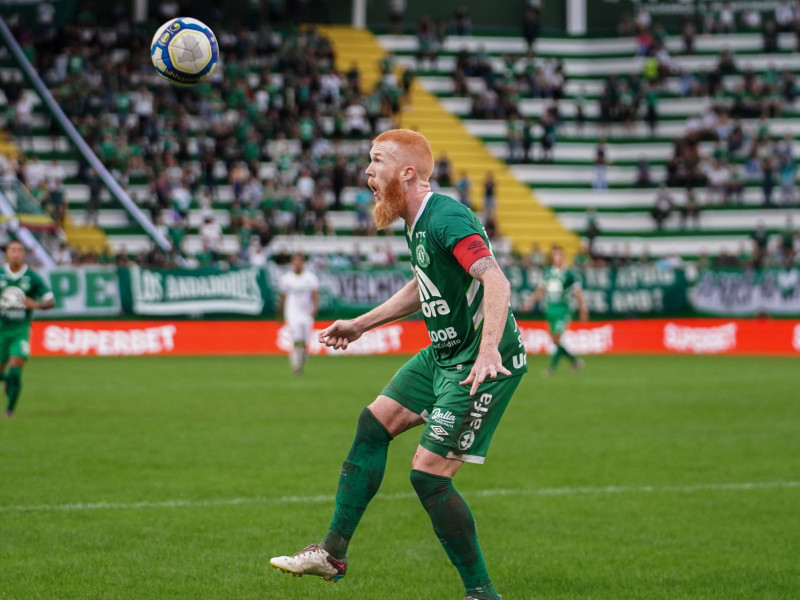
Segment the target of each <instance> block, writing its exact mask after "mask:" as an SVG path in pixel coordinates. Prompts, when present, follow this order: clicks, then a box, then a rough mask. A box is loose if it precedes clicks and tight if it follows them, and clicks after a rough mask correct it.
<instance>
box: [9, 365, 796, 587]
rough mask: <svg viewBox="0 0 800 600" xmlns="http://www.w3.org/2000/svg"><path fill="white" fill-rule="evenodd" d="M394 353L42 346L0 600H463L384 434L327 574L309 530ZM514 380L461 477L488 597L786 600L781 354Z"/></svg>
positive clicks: (788, 433)
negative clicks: (81, 354) (55, 354)
mask: <svg viewBox="0 0 800 600" xmlns="http://www.w3.org/2000/svg"><path fill="white" fill-rule="evenodd" d="M403 360H404V359H403V358H395V357H371V358H357V357H346V358H331V357H319V358H314V359H312V360H311V361H310V363H309V365H308V368H307V373H306V376H305V377H304V378H302V379H295V378H294V377H292V376H291V375H290V374H289V366H288V364H287V360H286V358H285V357H275V358H252V357H247V358H141V359H134V358H129V359H98V358H91V359H43V358H35V359H34V360H32V361H31V363H30V364H29V365H28V366H27V367H26V372H25V374H24V380H23V382H24V389H23V395H22V398H21V400H20V405H19V407H18V415H17V417H16V418H15V419H13V420H11V421H2V422H0V599H2V600H12V599H13V600H34V599H46V600H53V599H65V600H66V599H76V600H78V599H80V600H90V599H91V600H93V599H97V600H100V599H103V600H105V599H132V600H134V599H135V600H142V599H159V600H161V599H169V600H179V599H187V600H188V599H192V600H197V599H232V598H236V599H242V600H246V599H259V600H261V599H265V598H266V599H281V600H294V599H301V598H302V599H311V600H317V599H328V598H340V599H348V600H393V599H397V600H416V599H419V600H450V599H452V600H458V599H460V598H461V597H462V596H463V590H462V588H461V585H460V580H459V579H458V576H457V574H456V572H455V569H454V568H452V566H451V565H450V564H449V562H448V560H447V558H446V555H445V553H444V551H443V550H442V548H441V547H440V545H439V543H438V541H437V540H436V538H435V537H434V535H433V533H432V531H431V526H430V523H429V521H428V518H427V515H426V514H425V512H424V511H423V510H422V508H421V506H420V505H419V501H418V500H417V499H416V497H415V496H414V495H413V492H412V490H411V486H410V484H409V482H408V472H409V468H410V460H411V456H412V454H413V451H414V448H415V447H416V444H417V441H418V436H419V431H420V430H419V429H417V430H414V431H412V432H409V433H407V434H405V435H403V436H401V437H400V438H399V439H397V440H395V441H394V442H392V447H391V449H390V459H389V465H388V467H387V472H386V477H385V480H384V484H383V487H382V489H381V492H380V494H379V496H378V497H377V498H376V499H375V501H374V502H373V503H372V505H371V506H370V508H369V510H368V511H367V514H366V516H365V518H364V520H363V521H362V524H361V526H360V528H359V530H358V531H357V533H356V536H355V537H354V539H353V542H352V544H351V546H350V570H349V573H348V575H347V577H345V579H344V580H342V581H341V582H340V583H338V584H335V585H334V584H330V583H325V582H323V581H321V580H320V579H318V578H309V577H304V578H302V579H295V578H293V577H290V576H288V575H285V574H282V573H278V572H276V571H273V570H272V569H268V568H267V561H268V559H269V557H270V556H272V555H276V554H286V553H292V552H294V551H296V550H299V549H300V548H302V547H303V546H304V545H306V544H307V543H310V542H314V541H319V540H320V539H321V537H322V536H323V534H324V532H325V530H326V528H327V525H328V521H329V518H330V514H331V511H332V508H333V494H334V492H335V488H336V481H337V477H338V471H339V467H340V464H341V461H342V460H343V459H344V456H345V454H346V453H347V450H348V448H349V445H350V442H351V440H352V435H353V432H354V427H355V421H356V418H357V415H358V413H359V412H360V410H361V408H362V407H363V406H364V405H365V404H367V403H368V402H369V401H371V400H372V398H373V397H374V396H375V395H376V394H377V393H378V391H379V390H380V389H381V387H382V386H383V384H384V383H385V382H386V381H387V380H388V379H389V378H390V377H391V376H392V374H393V373H394V372H395V370H396V369H397V368H398V367H399V366H400V364H402V362H403ZM544 365H545V359H544V358H543V357H531V361H530V366H531V373H529V374H528V375H527V376H526V378H525V379H524V380H523V383H522V385H521V386H520V388H519V390H518V392H517V394H516V396H515V398H514V400H513V401H512V403H511V405H510V407H509V409H508V411H507V413H506V416H505V418H504V422H503V424H502V425H501V427H500V429H499V430H498V433H497V435H496V436H495V440H494V442H493V445H492V448H491V451H490V453H489V457H488V459H487V462H486V464H485V465H483V466H475V465H465V466H464V468H463V469H462V470H461V473H459V475H458V477H457V480H456V481H457V486H458V488H459V490H460V491H461V492H462V494H463V495H464V496H465V498H466V499H467V501H468V502H469V503H470V505H471V507H472V509H473V512H474V513H475V515H476V517H477V520H478V526H479V532H480V538H481V543H482V546H483V550H484V554H485V556H486V560H487V563H488V565H489V569H490V572H491V574H492V576H493V578H494V580H495V583H496V585H497V587H498V589H499V590H500V591H501V592H502V593H503V595H504V597H505V598H506V600H531V599H572V598H575V599H578V598H580V599H601V600H604V599H609V600H611V599H613V600H618V599H642V600H651V599H665V600H666V599H669V600H674V599H683V598H685V599H692V600H697V599H715V600H716V599H724V600H728V599H743V600H744V599H747V600H752V599H756V598H758V599H762V598H764V599H767V598H769V599H790V598H798V597H800V568H799V567H798V556H800V509H799V507H800V392H798V390H800V367H798V362H797V360H796V359H763V358H733V357H726V358H712V357H644V356H641V357H640V356H631V357H589V359H588V360H587V368H586V369H585V371H584V372H582V373H581V374H579V375H577V376H576V375H572V374H571V373H569V371H568V369H566V368H563V367H562V369H561V371H560V372H559V373H558V374H557V375H556V376H555V377H552V378H549V379H542V378H541V377H540V376H539V371H540V370H541V368H542V367H543V366H544Z"/></svg>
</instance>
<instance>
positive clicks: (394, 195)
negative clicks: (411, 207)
mask: <svg viewBox="0 0 800 600" xmlns="http://www.w3.org/2000/svg"><path fill="white" fill-rule="evenodd" d="M405 208H406V198H405V195H404V194H403V184H402V183H401V182H400V177H399V176H395V177H392V178H391V179H390V180H389V182H388V183H387V184H386V188H385V189H384V190H383V191H382V192H380V200H379V201H378V202H377V203H376V204H375V209H374V210H373V211H372V220H373V221H374V222H375V228H376V229H378V230H379V231H383V230H384V229H386V228H387V227H389V225H391V224H392V223H394V222H395V221H396V220H397V219H398V218H399V217H400V215H402V214H403V211H404V210H405Z"/></svg>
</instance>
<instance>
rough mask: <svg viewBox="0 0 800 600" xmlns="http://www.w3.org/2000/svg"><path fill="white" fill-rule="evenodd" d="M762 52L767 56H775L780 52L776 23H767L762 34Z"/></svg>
mask: <svg viewBox="0 0 800 600" xmlns="http://www.w3.org/2000/svg"><path fill="white" fill-rule="evenodd" d="M761 50H762V52H764V53H765V54H774V53H776V52H779V51H780V48H779V47H778V29H777V27H776V26H775V21H767V23H766V25H764V31H763V32H762V42H761Z"/></svg>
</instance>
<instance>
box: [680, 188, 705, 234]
mask: <svg viewBox="0 0 800 600" xmlns="http://www.w3.org/2000/svg"><path fill="white" fill-rule="evenodd" d="M680 211H681V228H682V229H686V227H687V225H688V223H689V221H690V220H691V221H693V222H694V228H695V229H698V230H699V229H700V204H699V203H698V202H697V196H696V195H695V193H694V189H693V188H690V187H687V188H686V195H685V198H684V201H683V204H682V205H681V207H680Z"/></svg>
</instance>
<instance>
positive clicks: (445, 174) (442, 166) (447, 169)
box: [435, 153, 453, 188]
mask: <svg viewBox="0 0 800 600" xmlns="http://www.w3.org/2000/svg"><path fill="white" fill-rule="evenodd" d="M435 179H436V182H437V183H438V184H439V185H440V186H441V187H446V188H449V187H451V186H452V185H453V166H452V164H451V163H450V159H449V158H447V154H444V153H442V154H441V155H440V156H439V158H438V160H437V161H436V168H435Z"/></svg>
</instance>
